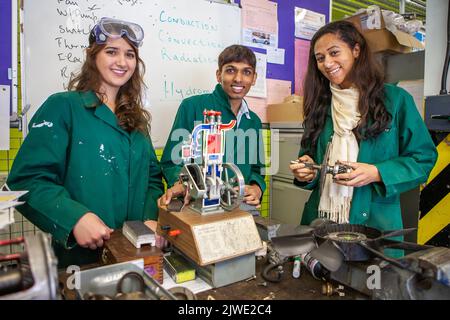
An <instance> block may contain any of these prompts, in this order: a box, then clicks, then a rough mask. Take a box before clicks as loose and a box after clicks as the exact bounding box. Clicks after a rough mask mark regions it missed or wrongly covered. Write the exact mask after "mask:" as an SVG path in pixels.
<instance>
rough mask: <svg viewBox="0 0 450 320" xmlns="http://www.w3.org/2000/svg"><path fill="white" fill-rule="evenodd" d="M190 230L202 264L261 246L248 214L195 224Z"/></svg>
mask: <svg viewBox="0 0 450 320" xmlns="http://www.w3.org/2000/svg"><path fill="white" fill-rule="evenodd" d="M192 231H193V234H194V238H195V242H196V244H197V248H198V252H199V255H200V260H201V261H202V262H203V263H204V264H208V263H209V262H213V261H217V260H220V259H223V258H224V257H233V256H239V255H242V254H245V253H250V252H252V251H256V250H258V249H259V248H261V239H260V237H259V234H258V231H257V230H256V226H255V222H254V220H253V217H252V216H250V215H249V216H244V217H239V218H236V219H230V220H224V221H217V222H213V223H209V224H203V225H196V226H193V227H192Z"/></svg>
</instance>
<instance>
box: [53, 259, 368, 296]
mask: <svg viewBox="0 0 450 320" xmlns="http://www.w3.org/2000/svg"><path fill="white" fill-rule="evenodd" d="M97 266H98V265H97ZM265 266H266V262H265V259H264V258H261V259H257V260H256V278H255V279H251V280H247V281H246V280H244V281H240V282H236V283H233V284H231V285H228V286H225V287H220V288H216V289H211V290H208V291H204V292H200V293H197V295H196V296H197V299H198V300H208V299H210V300H211V299H213V300H355V299H368V298H367V297H366V296H364V295H362V294H360V293H358V292H356V291H354V290H352V289H350V288H345V289H344V290H343V292H344V294H345V296H338V295H337V294H335V295H332V296H326V295H323V294H322V285H323V284H324V283H325V282H323V281H320V280H317V279H314V278H313V277H312V275H311V274H310V273H309V272H308V270H306V268H305V267H304V266H302V269H301V275H300V278H298V279H295V278H293V277H292V262H287V263H286V264H285V265H284V273H283V275H282V278H281V281H280V282H279V283H272V282H267V281H265V280H264V279H263V278H262V276H261V270H262V269H263V268H264V267H265ZM91 267H95V266H94V265H91V266H87V267H85V268H83V269H86V268H91ZM67 276H68V275H67V274H66V273H65V272H61V273H60V277H59V280H60V284H61V286H60V287H64V298H65V299H67V300H75V299H76V294H75V291H74V290H68V289H67V288H66V287H65V284H66V281H65V280H66V279H67ZM334 286H337V285H336V284H334Z"/></svg>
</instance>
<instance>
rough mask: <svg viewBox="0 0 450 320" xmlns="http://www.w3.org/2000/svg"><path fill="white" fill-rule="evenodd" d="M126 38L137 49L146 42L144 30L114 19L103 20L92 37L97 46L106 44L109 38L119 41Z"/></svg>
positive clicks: (93, 31) (136, 25)
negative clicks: (123, 37)
mask: <svg viewBox="0 0 450 320" xmlns="http://www.w3.org/2000/svg"><path fill="white" fill-rule="evenodd" d="M124 35H125V36H126V37H127V38H128V40H130V41H131V42H132V43H133V44H134V45H135V46H136V47H139V46H141V44H142V40H144V30H143V29H142V27H141V26H140V25H138V24H136V23H132V22H127V21H122V20H118V19H113V18H101V19H100V21H99V22H98V23H97V24H96V25H95V26H94V28H93V29H92V32H91V36H92V37H93V38H94V39H92V40H94V41H95V42H96V43H97V44H104V43H106V40H107V39H108V38H111V39H118V38H121V37H122V36H124Z"/></svg>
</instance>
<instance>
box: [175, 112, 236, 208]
mask: <svg viewBox="0 0 450 320" xmlns="http://www.w3.org/2000/svg"><path fill="white" fill-rule="evenodd" d="M203 116H204V119H203V122H204V123H202V124H199V125H197V126H195V128H194V130H193V131H192V136H191V141H190V142H187V143H185V144H184V145H183V146H182V158H183V161H184V163H185V165H184V167H183V169H182V170H181V173H180V182H181V183H183V184H184V185H185V186H186V187H187V190H188V193H189V195H190V197H191V198H192V199H194V201H193V202H192V204H191V208H192V209H194V210H195V211H197V212H199V213H201V214H209V213H217V212H223V211H224V210H227V211H231V210H233V209H235V208H237V207H238V206H239V205H240V203H241V202H242V199H243V197H244V186H245V181H244V177H243V176H242V173H241V171H240V170H239V168H238V167H237V166H236V165H235V164H233V163H223V162H222V158H223V155H224V152H225V137H224V133H225V131H227V130H230V129H232V128H233V127H234V126H235V124H236V120H232V121H230V122H229V123H228V124H223V123H222V121H221V118H222V117H221V113H220V112H218V111H212V110H210V111H207V110H205V111H204V112H203ZM196 161H197V162H200V163H194V162H196Z"/></svg>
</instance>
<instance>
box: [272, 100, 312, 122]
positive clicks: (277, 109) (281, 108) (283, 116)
mask: <svg viewBox="0 0 450 320" xmlns="http://www.w3.org/2000/svg"><path fill="white" fill-rule="evenodd" d="M267 121H268V122H303V97H300V96H296V95H292V96H289V97H287V98H286V99H284V102H283V103H277V104H269V105H268V106H267Z"/></svg>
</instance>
